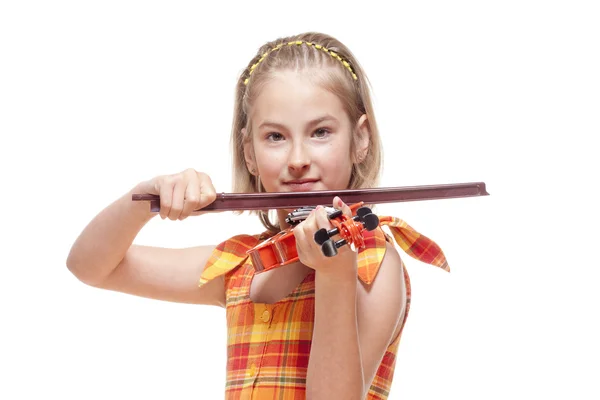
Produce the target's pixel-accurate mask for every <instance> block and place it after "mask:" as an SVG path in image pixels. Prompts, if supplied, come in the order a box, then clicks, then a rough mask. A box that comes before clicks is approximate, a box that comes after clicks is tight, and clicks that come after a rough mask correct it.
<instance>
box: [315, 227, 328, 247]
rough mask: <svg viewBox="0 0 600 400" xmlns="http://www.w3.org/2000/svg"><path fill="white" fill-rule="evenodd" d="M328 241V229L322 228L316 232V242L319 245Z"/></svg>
mask: <svg viewBox="0 0 600 400" xmlns="http://www.w3.org/2000/svg"><path fill="white" fill-rule="evenodd" d="M327 240H329V235H328V234H327V229H325V228H321V229H319V230H318V231H316V232H315V242H316V243H317V244H319V245H322V244H323V243H325V242H326V241H327Z"/></svg>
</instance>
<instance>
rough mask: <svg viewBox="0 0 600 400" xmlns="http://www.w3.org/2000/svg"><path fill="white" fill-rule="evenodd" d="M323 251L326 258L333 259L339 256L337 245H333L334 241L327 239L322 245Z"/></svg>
mask: <svg viewBox="0 0 600 400" xmlns="http://www.w3.org/2000/svg"><path fill="white" fill-rule="evenodd" d="M321 251H322V252H323V255H324V256H325V257H333V256H335V255H336V254H337V247H335V243H333V240H331V239H327V240H326V241H325V242H323V244H322V245H321Z"/></svg>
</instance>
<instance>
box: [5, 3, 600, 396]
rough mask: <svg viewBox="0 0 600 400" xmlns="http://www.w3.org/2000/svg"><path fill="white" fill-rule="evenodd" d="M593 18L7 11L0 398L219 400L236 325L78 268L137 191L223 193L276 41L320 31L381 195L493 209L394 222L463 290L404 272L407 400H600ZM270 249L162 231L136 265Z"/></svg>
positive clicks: (199, 222)
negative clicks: (380, 159)
mask: <svg viewBox="0 0 600 400" xmlns="http://www.w3.org/2000/svg"><path fill="white" fill-rule="evenodd" d="M599 18H600V14H599V13H598V10H597V8H596V5H595V3H594V2H592V1H588V2H584V1H568V2H567V1H544V2H542V1H503V2H480V1H463V0H459V1H453V2H442V1H435V2H434V1H421V2H411V3H408V2H403V3H398V4H392V3H391V2H388V3H386V5H379V4H375V3H373V4H372V5H368V4H367V2H357V1H329V2H322V1H321V2H313V1H304V2H300V3H287V2H260V1H255V2H222V3H218V4H217V3H215V2H212V3H203V4H202V5H200V3H199V2H191V1H190V2H179V1H178V2H168V3H167V2H155V1H150V2H149V1H143V2H142V1H103V2H77V1H54V2H42V1H37V2H34V1H19V2H2V4H1V5H0V38H1V39H0V134H1V136H2V142H1V144H0V156H1V159H0V162H1V163H2V182H1V186H0V187H1V189H0V190H1V191H2V194H1V196H0V202H1V210H2V212H3V216H2V220H1V222H0V227H1V228H0V229H1V231H2V232H1V234H2V242H0V243H1V248H2V252H1V254H2V258H1V261H2V267H1V270H0V271H1V276H2V279H1V280H0V287H1V290H0V296H1V303H0V304H1V306H0V313H1V314H0V320H1V322H0V324H1V326H2V328H1V329H0V335H1V337H0V367H1V369H2V372H1V375H0V376H1V378H0V382H1V383H0V398H3V399H33V398H46V397H52V398H54V397H56V398H61V399H106V398H111V399H138V398H139V399H141V398H143V399H166V398H171V399H218V398H222V397H223V391H224V381H225V362H226V360H225V355H226V349H225V343H226V341H225V340H226V338H225V333H226V330H225V318H224V311H223V310H222V309H218V308H216V307H201V306H191V305H182V304H170V303H165V302H159V301H154V300H149V299H142V298H136V297H133V296H128V295H124V294H119V293H113V292H108V291H102V290H99V289H94V288H91V287H87V286H85V285H83V284H82V283H80V282H79V281H78V280H77V279H76V278H75V277H73V276H72V275H71V274H70V273H69V272H68V270H67V268H66V266H65V260H66V257H67V254H68V252H69V249H70V247H71V245H72V243H73V241H74V240H75V239H76V237H77V235H78V234H79V233H80V231H81V230H82V229H83V228H84V227H85V225H86V224H87V223H88V222H89V221H90V220H91V219H92V218H93V217H94V216H95V215H96V213H98V212H99V211H100V210H101V209H102V208H103V207H105V206H107V205H108V204H109V203H110V202H112V201H113V200H115V199H116V198H117V197H119V196H121V195H122V194H123V193H125V192H126V191H127V190H129V189H130V188H131V187H133V186H134V185H135V184H136V183H138V182H139V181H141V180H145V179H149V178H151V177H153V176H155V175H159V174H168V173H174V172H178V171H180V170H183V169H185V168H189V167H192V168H195V169H197V170H201V171H204V172H206V173H208V174H209V175H210V176H211V177H212V179H213V182H214V183H215V186H216V189H217V190H218V191H221V192H228V191H230V188H231V186H230V185H231V178H230V152H229V147H228V145H229V135H230V127H231V118H232V115H233V89H234V85H235V81H236V79H237V76H238V75H239V74H240V73H241V72H242V70H243V68H244V66H245V65H246V64H247V63H248V61H249V59H250V58H252V56H253V55H254V54H255V52H256V50H257V49H258V47H259V46H260V45H261V44H262V43H263V42H265V41H268V40H272V39H275V38H277V37H281V36H285V35H289V34H294V33H299V32H303V31H311V30H316V31H322V32H326V33H329V34H331V35H333V36H335V37H337V38H338V39H340V40H342V41H343V42H344V43H346V44H347V45H348V46H349V47H350V49H352V51H353V52H354V54H355V55H356V56H357V57H358V59H359V60H360V63H361V64H362V66H363V67H364V68H365V69H366V71H367V74H368V75H369V78H370V81H371V83H372V86H373V90H374V102H375V110H376V116H377V118H378V123H379V127H380V131H381V134H382V137H383V141H384V143H385V155H384V157H385V168H384V171H383V179H382V186H408V185H429V184H441V183H459V182H472V181H483V182H485V183H486V184H487V188H488V191H489V193H490V194H491V195H490V196H487V197H478V198H467V199H453V200H440V201H426V202H411V203H397V204H388V205H381V206H380V207H379V213H380V214H391V215H395V216H398V217H400V218H403V219H404V220H406V221H407V222H408V223H409V224H411V225H412V226H414V227H415V228H417V229H418V230H420V231H421V232H422V233H424V234H425V235H427V236H429V237H431V238H432V239H434V240H435V241H436V242H437V243H438V244H440V246H441V247H442V248H443V249H444V251H445V253H446V255H447V257H448V260H449V263H450V266H451V268H452V272H451V273H450V274H447V273H445V272H443V271H441V270H439V269H437V268H434V267H431V266H428V265H425V264H422V263H419V262H417V261H415V260H413V259H411V258H409V257H408V256H405V257H404V260H405V262H406V264H407V268H408V270H409V272H410V274H411V277H412V283H413V303H412V309H411V313H410V316H409V319H408V322H407V326H406V328H405V331H404V335H403V338H402V342H401V345H400V350H399V356H398V361H397V367H396V372H395V380H394V385H393V388H392V393H391V396H390V399H410V400H416V399H434V398H442V397H443V398H451V399H454V398H456V399H458V398H460V399H507V398H510V399H550V398H552V399H559V398H561V399H562V398H572V399H598V398H600V388H599V384H598V373H599V372H600V367H599V362H598V359H599V356H600V346H599V345H598V342H597V339H598V337H600V329H599V328H598V316H599V311H598V309H599V306H600V296H599V295H598V290H597V286H598V279H599V278H600V273H599V270H598V268H599V267H600V262H599V261H598V254H597V250H598V239H599V235H598V231H597V226H598V222H600V221H599V220H600V218H599V213H598V204H597V203H598V202H597V196H598V172H597V171H599V170H600V168H599V162H598V154H597V153H598V145H597V144H592V143H597V140H594V139H595V136H598V134H599V133H600V123H599V111H600V95H599V93H600V80H599V74H598V71H600V60H599V52H598V38H599V37H600V29H599V28H598V23H597V22H598V20H599ZM260 230H261V226H260V224H259V222H258V220H257V219H256V218H255V217H253V218H250V217H248V216H234V215H233V214H230V213H222V214H217V215H208V216H202V217H198V218H192V219H188V220H186V221H184V222H171V221H168V220H167V221H162V220H160V219H159V218H156V219H155V220H152V221H151V222H150V223H149V224H148V225H147V226H146V227H145V228H144V229H143V230H142V232H141V233H140V235H139V236H138V238H137V239H136V242H137V243H143V244H151V245H157V246H167V247H168V246H171V247H185V246H194V245H198V244H211V243H215V244H216V243H218V242H220V241H222V240H225V239H227V238H228V237H230V236H232V235H234V234H237V233H242V232H245V233H255V232H258V231H260ZM373 312H376V310H374V311H373Z"/></svg>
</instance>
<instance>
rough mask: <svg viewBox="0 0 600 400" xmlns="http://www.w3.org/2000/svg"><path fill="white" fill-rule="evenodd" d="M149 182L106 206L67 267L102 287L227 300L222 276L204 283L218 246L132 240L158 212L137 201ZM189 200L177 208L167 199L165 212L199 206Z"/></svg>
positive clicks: (153, 295) (163, 297)
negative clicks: (205, 271) (135, 195)
mask: <svg viewBox="0 0 600 400" xmlns="http://www.w3.org/2000/svg"><path fill="white" fill-rule="evenodd" d="M165 186H166V185H165ZM148 188H149V187H148V183H142V184H140V185H138V186H137V187H136V188H134V189H132V191H130V192H128V193H126V194H125V195H123V196H122V197H121V198H119V199H117V200H116V201H115V202H113V203H112V204H110V205H109V206H108V207H106V208H105V209H104V210H102V211H101V212H100V213H99V214H98V215H97V216H96V217H95V218H94V219H93V220H92V221H91V222H90V223H89V224H88V225H87V226H86V227H85V229H84V230H83V232H82V233H81V234H80V235H79V237H78V238H77V240H76V241H75V243H74V244H73V247H72V248H71V251H70V253H69V256H68V258H67V267H68V268H69V270H70V271H71V272H72V273H73V275H75V276H76V277H77V278H78V279H79V280H80V281H82V282H84V283H86V284H88V285H90V286H94V287H98V288H103V289H108V290H115V291H119V292H123V293H128V294H132V295H136V296H143V297H148V298H153V299H158V300H167V301H175V302H183V303H196V304H213V305H222V304H224V299H225V290H224V287H223V280H222V278H221V279H215V280H214V281H212V282H209V283H207V284H206V285H204V286H202V287H201V288H199V287H198V279H199V277H200V275H201V273H202V270H203V268H204V265H205V264H206V262H207V260H208V258H209V257H210V254H211V252H212V250H213V248H214V246H199V247H193V248H187V249H166V248H158V247H148V246H138V245H132V243H133V240H134V239H135V237H136V236H137V234H138V233H139V231H140V230H141V229H142V228H143V227H144V226H145V225H146V223H148V221H150V220H151V219H152V218H153V216H154V215H153V214H152V213H151V212H150V211H149V207H148V204H147V203H142V202H134V201H131V195H132V193H136V192H146V191H147V190H148ZM166 197H167V196H165V198H166ZM198 197H199V196H198ZM209 200H210V199H208V201H209ZM173 203H177V199H174V200H173ZM183 204H184V202H183V201H179V205H175V204H174V205H173V207H171V208H167V207H163V205H162V204H161V213H162V212H168V213H169V217H170V218H172V219H174V218H175V217H178V218H179V217H181V216H182V215H183V213H182V211H185V210H184V209H188V210H191V209H195V208H194V207H195V206H197V205H198V202H196V203H191V204H187V202H186V204H185V206H184V205H183ZM186 212H187V211H186ZM171 213H173V214H171ZM165 217H166V214H165ZM175 219H176V218H175Z"/></svg>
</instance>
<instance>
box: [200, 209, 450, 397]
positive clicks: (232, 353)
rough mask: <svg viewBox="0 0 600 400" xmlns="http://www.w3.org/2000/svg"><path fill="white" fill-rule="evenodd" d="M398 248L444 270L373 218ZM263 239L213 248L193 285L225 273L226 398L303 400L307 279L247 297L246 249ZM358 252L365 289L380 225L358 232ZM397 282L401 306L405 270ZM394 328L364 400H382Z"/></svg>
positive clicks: (416, 239)
mask: <svg viewBox="0 0 600 400" xmlns="http://www.w3.org/2000/svg"><path fill="white" fill-rule="evenodd" d="M380 225H387V226H388V227H389V228H390V229H391V231H392V234H393V236H394V238H395V239H396V242H397V243H398V244H399V245H400V247H401V248H402V249H403V250H404V251H406V252H407V253H408V254H409V255H411V256H412V257H414V258H416V259H419V260H421V261H424V262H426V263H429V264H433V265H436V266H439V267H441V268H442V269H444V270H446V271H449V268H448V264H447V263H446V259H445V257H444V255H443V253H442V251H441V249H440V248H439V247H438V246H437V245H436V244H435V243H434V242H433V241H431V240H430V239H428V238H427V237H425V236H423V235H421V234H419V233H418V232H416V231H415V230H414V229H412V228H411V227H410V226H409V225H407V224H406V223H405V222H404V221H402V220H399V219H397V218H393V217H380ZM268 237H269V236H268V234H266V233H263V234H261V235H238V236H235V237H232V238H231V239H229V240H226V241H225V242H223V243H221V244H219V245H218V246H217V247H216V249H215V250H214V252H213V254H212V256H211V258H210V259H209V261H208V263H207V265H206V267H205V269H204V272H203V273H202V276H201V278H200V282H199V285H200V286H202V285H203V284H205V283H206V282H208V281H210V280H211V279H214V278H215V277H217V276H220V275H223V274H224V275H225V276H224V280H225V289H226V316H227V372H226V373H227V379H226V385H225V394H226V395H225V398H226V399H282V400H292V399H304V398H305V397H306V394H305V391H306V375H307V369H308V358H309V355H310V348H311V340H312V333H313V321H314V312H315V274H314V272H312V273H310V274H308V275H307V276H306V277H305V278H304V280H303V281H302V282H301V283H300V284H299V285H298V286H297V287H296V288H295V289H294V291H292V293H290V294H288V295H287V296H286V297H285V298H283V299H281V300H280V301H278V302H276V303H274V304H257V303H253V302H252V301H251V300H250V284H251V282H252V278H253V276H254V268H253V267H252V264H251V259H250V257H248V256H247V254H246V252H247V251H248V250H250V249H252V248H253V247H255V246H256V245H258V244H259V243H260V242H261V241H263V240H266V239H267V238H268ZM364 237H365V248H363V249H361V250H359V253H358V278H359V279H361V280H362V281H363V282H365V283H367V284H370V283H372V282H373V279H375V276H376V275H377V271H378V269H379V266H380V265H381V261H382V260H383V257H384V255H385V251H386V241H391V238H390V236H389V235H386V234H385V233H384V232H383V230H382V229H381V227H379V228H377V229H375V230H374V231H371V232H368V231H365V232H364ZM404 278H405V282H406V290H407V306H406V313H405V315H404V321H403V323H402V328H403V327H404V323H405V322H406V318H407V316H408V310H409V308H410V295H411V286H410V279H409V276H408V273H407V272H406V269H404ZM401 333H402V331H400V333H399V334H398V336H397V337H395V338H394V339H393V340H392V341H391V342H390V343H389V345H388V347H387V349H386V352H385V355H384V357H383V359H382V361H381V363H380V365H379V367H378V369H377V374H376V376H375V378H374V380H373V382H371V386H370V389H369V392H368V396H367V398H368V399H387V397H388V395H389V391H390V387H391V384H392V379H393V376H394V367H395V364H396V353H397V350H398V345H399V342H400V336H401Z"/></svg>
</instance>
